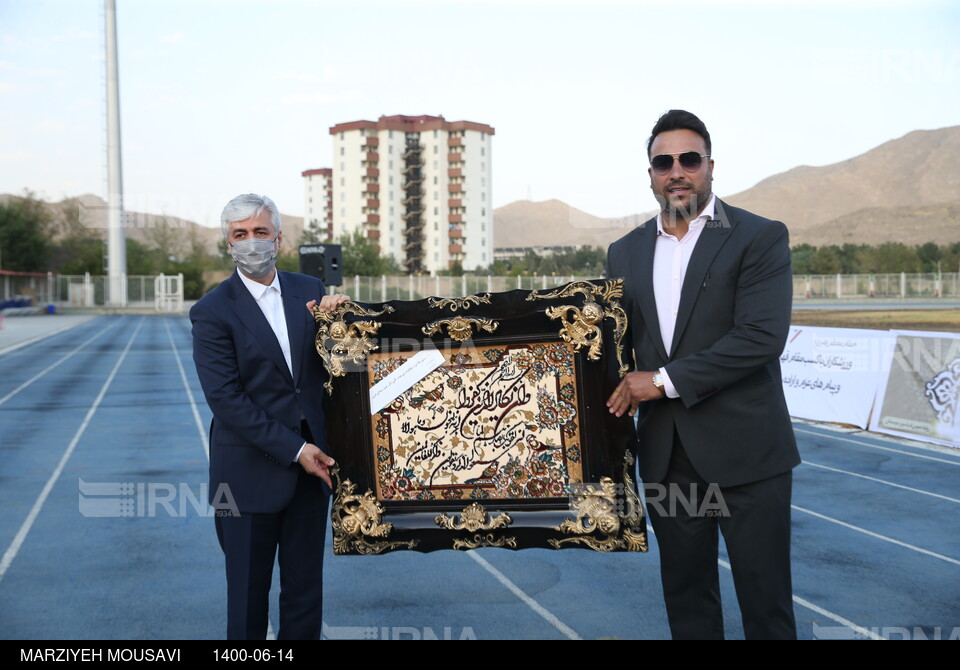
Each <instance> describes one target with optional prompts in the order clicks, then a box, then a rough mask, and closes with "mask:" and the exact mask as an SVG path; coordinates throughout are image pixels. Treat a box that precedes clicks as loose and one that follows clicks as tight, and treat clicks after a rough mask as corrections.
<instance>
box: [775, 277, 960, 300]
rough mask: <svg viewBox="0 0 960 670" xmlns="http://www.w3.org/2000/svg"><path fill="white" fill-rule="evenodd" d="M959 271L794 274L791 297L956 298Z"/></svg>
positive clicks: (795, 298) (958, 285)
mask: <svg viewBox="0 0 960 670" xmlns="http://www.w3.org/2000/svg"><path fill="white" fill-rule="evenodd" d="M957 297H960V273H957V272H944V273H942V274H937V273H935V272H933V273H928V274H907V273H905V272H899V273H891V274H875V275H840V274H837V275H807V276H802V275H795V276H794V278H793V299H794V300H803V299H807V298H812V299H816V298H827V299H833V300H838V299H844V298H896V299H909V298H957Z"/></svg>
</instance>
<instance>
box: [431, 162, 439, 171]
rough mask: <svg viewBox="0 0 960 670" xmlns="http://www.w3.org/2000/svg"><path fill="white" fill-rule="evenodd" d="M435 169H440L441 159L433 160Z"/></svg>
mask: <svg viewBox="0 0 960 670" xmlns="http://www.w3.org/2000/svg"><path fill="white" fill-rule="evenodd" d="M433 169H434V170H439V169H440V162H439V161H433Z"/></svg>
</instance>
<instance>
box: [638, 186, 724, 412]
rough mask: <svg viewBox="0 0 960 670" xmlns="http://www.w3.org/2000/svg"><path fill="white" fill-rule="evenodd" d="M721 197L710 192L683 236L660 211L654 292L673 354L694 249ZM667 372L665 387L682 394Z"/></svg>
mask: <svg viewBox="0 0 960 670" xmlns="http://www.w3.org/2000/svg"><path fill="white" fill-rule="evenodd" d="M716 202H717V198H716V196H714V195H711V196H710V200H709V201H708V202H707V206H706V207H704V208H703V211H702V212H700V216H698V217H697V218H695V219H694V220H693V221H691V222H690V226H689V228H688V229H687V233H686V234H685V235H684V236H683V237H682V238H680V239H678V238H677V236H676V235H671V234H670V233H668V232H667V231H666V229H664V227H663V213H662V212H661V213H660V214H658V215H657V241H656V247H655V249H654V253H653V293H654V297H655V299H656V303H657V319H658V320H659V321H660V336H661V338H663V346H664V348H665V349H666V350H667V354H668V355H669V354H670V350H671V347H672V346H673V334H674V330H675V329H676V326H677V312H678V311H679V310H680V293H681V291H682V290H683V278H684V277H685V276H686V274H687V266H688V265H689V264H690V257H691V256H692V255H693V249H694V247H696V245H697V240H699V239H700V233H702V232H703V227H704V225H705V224H706V222H707V221H710V220H711V219H713V214H714V210H715V208H716ZM660 374H661V375H663V389H664V391H665V392H666V394H667V397H668V398H679V397H680V394H679V393H678V392H677V389H676V387H674V385H673V382H671V381H670V375H668V374H667V371H666V369H665V368H660Z"/></svg>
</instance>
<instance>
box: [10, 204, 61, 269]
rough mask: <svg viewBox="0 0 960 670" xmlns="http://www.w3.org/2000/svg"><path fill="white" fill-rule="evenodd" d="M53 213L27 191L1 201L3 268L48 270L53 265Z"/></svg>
mask: <svg viewBox="0 0 960 670" xmlns="http://www.w3.org/2000/svg"><path fill="white" fill-rule="evenodd" d="M50 228H51V217H50V214H49V213H48V212H47V209H46V207H45V205H44V203H43V202H42V201H41V200H37V199H36V198H34V197H33V194H32V193H30V192H29V191H27V192H26V193H24V195H23V196H22V197H15V198H11V199H10V201H9V202H8V203H7V204H5V205H2V204H0V269H3V270H16V271H19V272H46V271H48V270H50V269H51V267H50V250H51V245H50V239H49V236H50V233H51V230H50Z"/></svg>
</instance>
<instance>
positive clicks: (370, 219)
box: [367, 214, 380, 224]
mask: <svg viewBox="0 0 960 670" xmlns="http://www.w3.org/2000/svg"><path fill="white" fill-rule="evenodd" d="M367 223H377V224H379V223H380V215H379V214H367Z"/></svg>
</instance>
